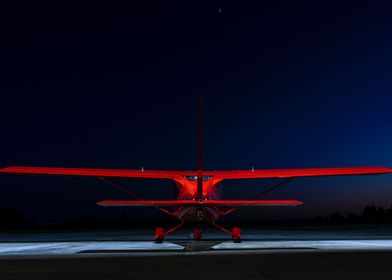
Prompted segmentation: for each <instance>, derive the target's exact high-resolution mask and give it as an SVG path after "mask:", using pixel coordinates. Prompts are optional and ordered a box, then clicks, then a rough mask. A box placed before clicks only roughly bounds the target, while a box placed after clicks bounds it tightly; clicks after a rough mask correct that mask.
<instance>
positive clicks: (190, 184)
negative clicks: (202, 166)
mask: <svg viewBox="0 0 392 280" xmlns="http://www.w3.org/2000/svg"><path fill="white" fill-rule="evenodd" d="M220 181H221V180H214V177H213V176H203V196H202V198H201V199H202V200H204V201H208V200H220V199H221V193H220V191H219V183H220ZM176 185H177V189H178V197H177V200H191V201H198V200H199V199H200V198H198V197H197V194H198V192H197V177H196V176H184V177H183V179H177V180H176ZM223 213H224V212H223V211H221V209H220V207H216V206H204V205H200V206H179V207H177V208H176V209H175V210H174V211H173V212H172V214H173V215H174V216H175V217H177V218H178V219H179V220H181V221H184V222H191V223H202V222H209V223H211V222H215V221H216V220H217V219H219V218H220V217H222V216H223Z"/></svg>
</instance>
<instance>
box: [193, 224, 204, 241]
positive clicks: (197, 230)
mask: <svg viewBox="0 0 392 280" xmlns="http://www.w3.org/2000/svg"><path fill="white" fill-rule="evenodd" d="M201 236H202V235H201V229H200V228H199V227H195V228H194V229H193V239H194V240H200V239H201Z"/></svg>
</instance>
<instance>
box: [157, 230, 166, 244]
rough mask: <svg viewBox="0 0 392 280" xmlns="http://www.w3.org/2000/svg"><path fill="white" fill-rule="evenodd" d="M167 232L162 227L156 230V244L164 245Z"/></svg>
mask: <svg viewBox="0 0 392 280" xmlns="http://www.w3.org/2000/svg"><path fill="white" fill-rule="evenodd" d="M165 235H166V234H165V230H164V229H163V228H162V227H157V228H156V229H155V242H156V243H162V241H163V238H165Z"/></svg>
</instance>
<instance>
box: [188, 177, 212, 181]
mask: <svg viewBox="0 0 392 280" xmlns="http://www.w3.org/2000/svg"><path fill="white" fill-rule="evenodd" d="M184 177H185V178H187V179H188V180H190V181H196V180H197V176H184ZM211 178H212V176H203V181H208V180H210V179H211Z"/></svg>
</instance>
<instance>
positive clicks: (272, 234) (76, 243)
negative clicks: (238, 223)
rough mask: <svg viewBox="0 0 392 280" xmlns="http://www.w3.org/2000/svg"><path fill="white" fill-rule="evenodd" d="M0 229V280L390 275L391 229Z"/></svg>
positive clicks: (339, 277) (304, 277) (382, 277)
mask: <svg viewBox="0 0 392 280" xmlns="http://www.w3.org/2000/svg"><path fill="white" fill-rule="evenodd" d="M189 238H190V233H189V231H186V230H185V231H179V232H177V233H176V234H173V235H172V236H169V237H168V238H167V239H166V240H165V242H163V243H162V244H156V243H154V242H153V241H151V232H150V231H148V230H139V231H138V230H134V231H96V232H92V231H83V232H55V233H53V232H32V233H26V232H2V233H0V279H2V280H3V279H84V280H88V279H96V280H97V279H109V278H110V277H112V279H115V278H118V279H124V278H126V279H391V277H392V276H391V275H392V228H391V227H375V228H374V227H373V228H372V227H362V228H355V229H347V228H335V229H323V230H310V229H306V230H287V229H285V230H248V231H245V232H244V235H243V240H242V242H241V243H233V242H232V241H231V240H230V238H229V236H225V235H223V234H221V233H219V232H215V231H209V230H207V231H205V232H204V238H203V240H201V241H193V240H191V239H189Z"/></svg>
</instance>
